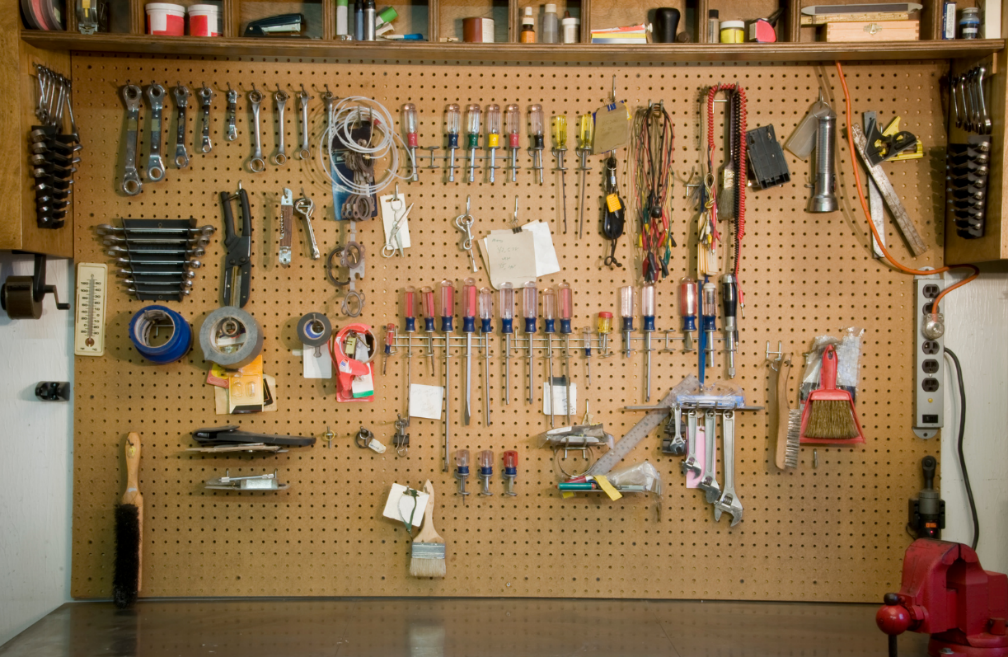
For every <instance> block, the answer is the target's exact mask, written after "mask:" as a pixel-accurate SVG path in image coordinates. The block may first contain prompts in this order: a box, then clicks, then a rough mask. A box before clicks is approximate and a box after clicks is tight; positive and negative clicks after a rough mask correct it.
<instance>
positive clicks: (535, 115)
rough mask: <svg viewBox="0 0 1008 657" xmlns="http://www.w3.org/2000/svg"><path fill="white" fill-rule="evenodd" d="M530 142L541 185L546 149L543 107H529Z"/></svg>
mask: <svg viewBox="0 0 1008 657" xmlns="http://www.w3.org/2000/svg"><path fill="white" fill-rule="evenodd" d="M529 142H530V143H531V144H532V145H531V147H530V148H531V149H532V168H533V169H535V170H537V171H538V172H539V184H540V185H541V184H543V164H542V152H543V149H544V148H546V145H545V142H544V141H543V108H542V105H538V104H537V105H532V106H531V107H529Z"/></svg>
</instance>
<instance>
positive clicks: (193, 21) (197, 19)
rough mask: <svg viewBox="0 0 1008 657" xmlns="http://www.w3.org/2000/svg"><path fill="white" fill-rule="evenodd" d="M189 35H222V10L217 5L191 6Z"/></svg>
mask: <svg viewBox="0 0 1008 657" xmlns="http://www.w3.org/2000/svg"><path fill="white" fill-rule="evenodd" d="M189 36H201V37H216V36H220V10H219V9H218V8H217V5H190V6H189Z"/></svg>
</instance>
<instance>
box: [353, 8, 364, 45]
mask: <svg viewBox="0 0 1008 657" xmlns="http://www.w3.org/2000/svg"><path fill="white" fill-rule="evenodd" d="M353 16H354V33H353V38H354V40H355V41H363V40H364V0H354V5H353Z"/></svg>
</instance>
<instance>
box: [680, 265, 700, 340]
mask: <svg viewBox="0 0 1008 657" xmlns="http://www.w3.org/2000/svg"><path fill="white" fill-rule="evenodd" d="M679 314H680V315H682V331H683V351H693V350H694V349H696V347H695V346H694V345H693V331H695V330H696V316H697V282H696V281H694V280H693V279H692V278H690V277H689V276H687V277H686V278H684V279H682V282H681V283H680V284H679Z"/></svg>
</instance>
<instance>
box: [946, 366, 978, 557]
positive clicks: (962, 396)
mask: <svg viewBox="0 0 1008 657" xmlns="http://www.w3.org/2000/svg"><path fill="white" fill-rule="evenodd" d="M945 353H946V354H947V355H948V357H949V358H951V359H952V362H953V363H955V368H956V378H957V379H958V381H959V439H958V442H957V446H958V449H959V468H960V469H961V470H962V476H963V482H964V483H965V484H966V497H967V498H968V499H969V506H970V513H971V514H972V515H973V543H972V545H971V547H972V548H973V549H974V550H975V549H976V546H977V543H978V542H979V541H980V520H979V519H978V518H977V510H976V501H974V499H973V487H972V486H970V480H969V473H968V472H967V471H966V457H965V456H964V455H963V436H964V435H965V433H966V386H965V385H963V375H962V365H960V364H959V357H958V356H956V355H955V352H954V351H952V350H951V349H949V348H947V347H946V349H945Z"/></svg>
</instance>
